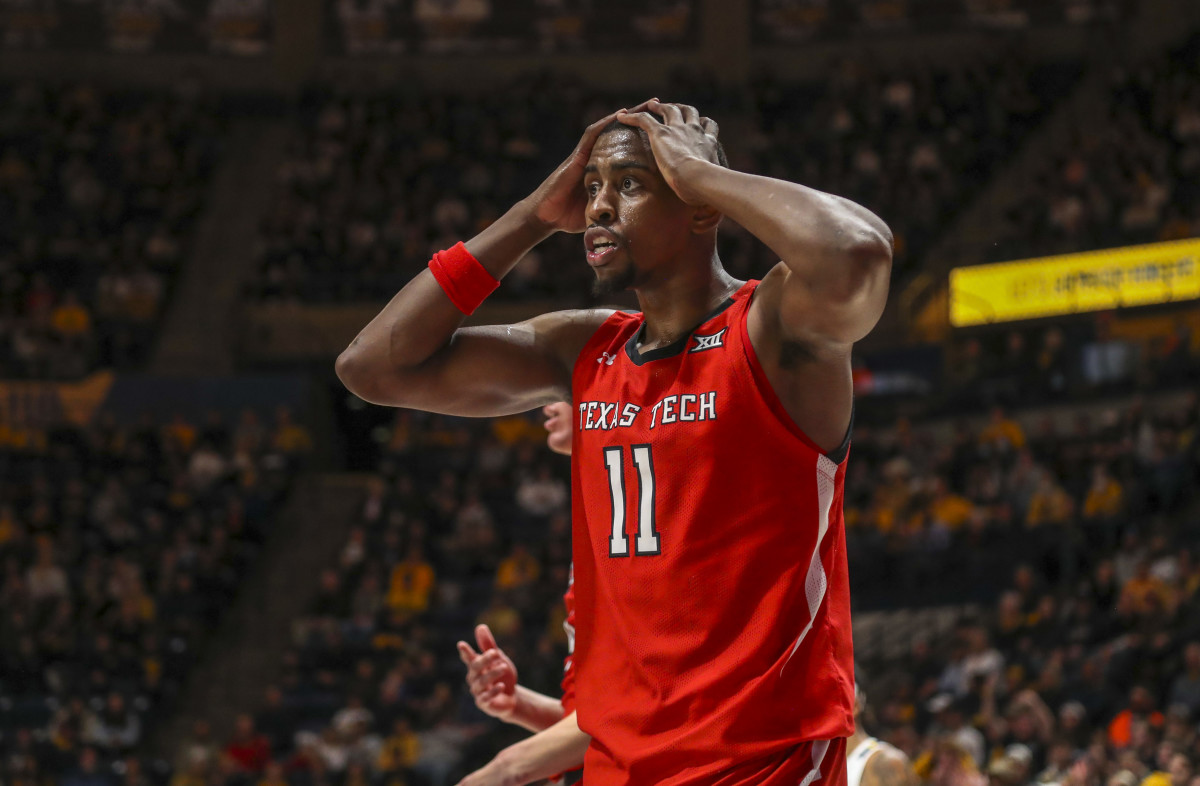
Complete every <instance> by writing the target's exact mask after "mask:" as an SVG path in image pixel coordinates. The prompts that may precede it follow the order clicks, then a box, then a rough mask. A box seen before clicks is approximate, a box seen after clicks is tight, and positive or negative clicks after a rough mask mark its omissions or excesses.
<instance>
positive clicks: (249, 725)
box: [225, 714, 271, 774]
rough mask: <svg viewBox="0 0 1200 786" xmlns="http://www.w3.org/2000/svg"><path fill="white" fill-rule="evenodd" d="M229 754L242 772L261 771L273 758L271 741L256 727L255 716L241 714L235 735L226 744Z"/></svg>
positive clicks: (226, 750)
mask: <svg viewBox="0 0 1200 786" xmlns="http://www.w3.org/2000/svg"><path fill="white" fill-rule="evenodd" d="M225 756H227V757H228V758H229V759H230V760H232V762H233V763H234V764H235V765H236V767H237V769H238V770H240V771H242V772H248V773H252V774H258V773H261V772H262V771H263V770H264V769H265V768H266V766H267V764H268V763H269V762H270V760H271V747H270V742H268V740H267V738H266V737H265V736H263V735H262V734H260V733H258V731H257V730H256V729H255V728H254V718H253V717H251V716H250V715H245V714H242V715H239V716H238V717H237V720H236V722H235V724H234V728H233V736H232V737H231V738H230V740H229V743H228V744H227V745H226V746H225Z"/></svg>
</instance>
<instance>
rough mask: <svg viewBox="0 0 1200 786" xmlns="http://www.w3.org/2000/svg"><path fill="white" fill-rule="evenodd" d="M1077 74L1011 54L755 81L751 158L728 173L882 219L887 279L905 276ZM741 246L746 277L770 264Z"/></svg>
mask: <svg viewBox="0 0 1200 786" xmlns="http://www.w3.org/2000/svg"><path fill="white" fill-rule="evenodd" d="M1077 75H1078V70H1077V69H1076V68H1074V67H1072V66H1069V65H1052V64H1049V65H1040V66H1037V67H1034V66H1032V65H1030V64H1029V63H1027V62H1026V61H1025V60H1024V59H1023V58H1022V57H1020V56H1019V54H1018V53H1015V52H1006V53H1005V54H1004V55H1003V56H1002V57H998V58H995V59H991V58H984V57H982V56H981V57H980V58H978V59H977V60H975V61H973V62H971V63H970V64H967V65H961V66H957V67H951V68H912V69H909V70H907V71H905V70H900V71H897V70H895V69H889V70H882V69H876V68H873V67H871V66H870V64H869V61H864V60H862V59H854V60H845V61H843V62H841V63H840V64H839V65H838V67H837V68H835V69H832V71H831V74H830V76H831V77H832V78H828V79H826V80H824V81H823V82H822V83H821V84H820V85H816V84H787V83H783V82H781V81H779V80H777V79H772V78H762V79H759V80H757V81H756V82H755V83H754V85H753V91H752V95H753V100H752V106H751V107H750V110H751V112H752V114H753V116H754V119H755V129H756V132H757V133H756V135H755V136H754V138H753V141H752V143H751V145H750V148H751V150H752V151H753V153H754V157H753V159H752V162H749V161H748V162H745V164H742V163H738V164H735V166H736V167H737V168H744V169H748V170H750V171H756V172H759V173H761V174H764V175H770V176H772V177H779V178H783V179H787V180H794V181H796V182H799V183H803V184H805V185H809V186H812V187H814V188H819V189H821V190H824V191H829V192H831V193H834V194H838V195H840V196H844V197H847V198H849V199H852V200H854V201H856V202H858V203H859V204H862V205H865V206H867V207H869V208H871V209H872V210H874V211H875V212H876V213H878V214H879V215H880V216H883V217H884V218H885V220H886V221H887V222H888V225H889V226H890V227H891V228H892V231H893V233H894V235H895V238H896V254H895V264H894V273H893V275H894V276H895V277H897V278H900V279H903V278H904V277H906V276H907V275H908V274H910V273H911V272H913V270H914V267H915V266H916V265H917V264H918V263H919V262H920V260H921V255H922V254H923V252H924V251H925V250H927V249H928V247H929V244H930V243H931V242H932V241H933V240H934V239H936V237H937V236H938V234H939V233H940V232H941V231H942V230H943V229H945V227H946V226H947V224H948V223H949V221H950V220H951V219H952V218H953V217H954V216H955V215H956V212H957V209H958V208H959V207H960V206H961V205H963V204H965V203H966V202H967V201H969V200H970V198H971V196H972V195H973V194H975V193H977V192H978V191H979V189H980V188H981V184H983V183H986V182H987V180H988V178H990V177H991V175H992V173H993V172H995V171H996V167H997V165H998V164H1000V163H1002V162H1003V161H1004V160H1005V158H1007V157H1008V156H1009V155H1010V154H1011V153H1013V152H1014V151H1015V150H1016V148H1017V146H1018V145H1019V144H1020V142H1021V141H1022V140H1023V138H1024V137H1025V136H1026V135H1028V134H1029V132H1030V131H1031V130H1032V129H1033V128H1034V127H1035V126H1036V124H1037V122H1038V121H1039V120H1040V119H1041V117H1042V116H1043V114H1044V113H1045V111H1046V110H1047V109H1048V108H1049V107H1050V106H1051V105H1052V103H1053V101H1054V100H1055V99H1056V98H1057V97H1058V96H1060V95H1062V94H1063V93H1064V92H1066V91H1067V90H1068V89H1069V87H1070V85H1071V84H1072V83H1073V82H1074V80H1075V78H1076V77H1077ZM735 152H736V151H735ZM743 248H744V249H745V253H756V254H758V255H759V256H761V260H760V262H759V265H757V266H750V267H749V269H762V268H763V267H764V266H765V265H768V264H771V263H772V262H773V261H774V260H773V259H771V258H770V256H769V252H768V250H767V249H765V248H763V247H762V246H761V244H757V243H753V244H746V245H745V246H743ZM740 250H742V249H741V248H739V251H740ZM725 261H726V263H727V264H728V263H730V262H731V261H732V262H734V263H735V265H734V266H735V267H737V265H736V260H730V259H728V258H727V256H726V258H725Z"/></svg>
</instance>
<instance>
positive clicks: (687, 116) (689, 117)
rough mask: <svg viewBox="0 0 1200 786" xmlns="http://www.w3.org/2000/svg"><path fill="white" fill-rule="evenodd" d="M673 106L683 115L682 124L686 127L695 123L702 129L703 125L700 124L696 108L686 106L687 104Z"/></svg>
mask: <svg viewBox="0 0 1200 786" xmlns="http://www.w3.org/2000/svg"><path fill="white" fill-rule="evenodd" d="M675 106H676V107H677V108H678V109H679V111H680V112H681V113H682V114H683V122H685V123H687V124H688V125H691V124H693V123H695V124H696V125H698V126H700V127H701V128H703V127H704V125H703V124H702V123H701V122H700V112H699V111H697V109H696V107H694V106H688V105H687V104H675Z"/></svg>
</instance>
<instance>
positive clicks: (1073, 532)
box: [246, 397, 1200, 784]
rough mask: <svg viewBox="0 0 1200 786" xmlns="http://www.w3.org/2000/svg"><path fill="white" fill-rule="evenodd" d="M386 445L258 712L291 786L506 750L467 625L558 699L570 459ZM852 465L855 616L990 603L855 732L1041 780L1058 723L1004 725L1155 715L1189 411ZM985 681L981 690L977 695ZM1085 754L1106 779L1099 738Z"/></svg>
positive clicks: (908, 443) (1188, 544) (1166, 684)
mask: <svg viewBox="0 0 1200 786" xmlns="http://www.w3.org/2000/svg"><path fill="white" fill-rule="evenodd" d="M390 435H391V442H390V444H389V448H388V451H387V454H386V456H385V458H384V459H383V461H382V465H383V469H382V471H381V472H380V473H379V474H378V475H377V476H376V478H375V479H374V480H373V481H372V484H371V487H370V490H369V491H368V492H367V494H366V495H365V498H364V500H363V504H362V508H361V517H360V520H359V522H358V523H357V524H356V525H355V526H354V527H353V528H352V529H351V531H350V535H349V538H348V540H347V542H346V545H345V547H344V549H343V551H342V553H341V554H340V555H339V556H338V558H337V560H336V561H335V562H334V563H333V564H331V565H330V568H329V570H328V571H326V572H325V573H324V574H323V575H322V577H321V582H320V584H321V589H320V592H319V595H318V597H317V598H316V599H315V600H314V602H313V605H312V607H311V610H310V613H309V615H308V616H307V617H306V618H304V619H303V620H300V621H298V622H297V626H296V636H297V638H296V647H295V649H294V651H293V652H292V653H291V654H289V656H288V657H287V658H286V660H285V662H284V664H282V671H281V673H280V678H279V682H278V684H277V685H276V686H272V687H271V688H270V689H269V690H268V692H267V695H268V700H267V701H266V708H265V709H264V710H262V711H261V712H260V714H259V716H258V719H257V722H258V728H259V730H260V732H261V733H262V734H263V736H264V738H265V740H266V742H267V744H269V746H270V750H271V757H272V758H273V760H274V761H276V762H278V763H279V765H280V766H281V768H282V773H283V777H284V778H285V779H288V780H287V781H286V782H288V783H307V782H309V781H308V780H306V778H310V777H312V775H313V772H322V773H329V776H330V777H335V778H337V777H343V776H344V777H347V778H348V779H351V780H353V778H352V777H351V773H352V772H355V773H359V772H361V773H362V775H361V777H362V778H364V779H366V780H367V781H368V782H371V779H372V778H378V779H382V782H385V783H391V782H403V783H430V784H441V783H452V782H453V779H452V777H453V776H454V774H455V773H459V772H461V768H463V767H471V766H473V765H477V764H479V763H480V760H481V756H482V757H483V758H486V755H487V752H488V751H490V750H493V749H494V748H495V746H496V745H497V744H499V743H501V742H502V741H503V740H504V739H507V738H508V737H506V736H505V734H504V732H503V731H502V730H497V729H496V728H495V726H496V724H494V723H491V722H489V721H487V720H486V719H485V718H483V717H482V716H481V715H480V714H479V713H477V712H476V711H475V710H474V708H473V706H472V705H471V702H470V697H469V695H467V694H466V691H465V690H464V689H463V686H462V667H461V664H460V663H459V662H458V659H457V655H456V653H455V650H454V641H455V640H456V639H458V638H462V637H468V636H469V635H470V630H471V627H472V625H473V623H474V622H476V621H484V622H487V623H488V624H489V625H490V626H491V627H492V629H493V631H495V633H496V634H497V637H498V639H499V640H500V642H501V644H502V646H504V647H505V648H506V649H507V650H508V651H509V652H510V653H511V654H512V656H513V659H514V661H515V662H516V663H517V665H518V668H519V669H520V672H521V675H522V677H521V679H522V682H523V683H525V684H528V685H530V686H532V687H534V688H536V689H539V690H543V691H546V692H549V693H551V694H553V693H555V690H556V685H557V680H558V677H559V674H560V672H561V656H562V654H563V647H564V645H565V642H564V639H563V636H562V633H561V628H560V624H561V620H562V607H561V601H560V597H559V596H560V594H561V592H562V590H563V588H564V587H565V582H566V565H567V563H568V561H569V547H570V533H569V525H568V522H567V518H566V515H567V510H566V507H565V503H566V480H565V476H566V469H567V468H566V463H565V462H564V461H562V460H561V459H558V458H555V457H553V456H551V455H550V454H549V453H548V452H547V451H546V450H545V449H544V448H543V447H541V446H540V445H539V444H538V443H539V442H540V441H541V437H542V435H541V434H540V433H539V429H538V427H537V426H536V424H533V423H530V422H528V421H524V420H522V419H520V418H510V419H506V420H502V421H497V422H494V423H487V422H482V423H481V422H472V421H467V420H455V419H447V418H441V417H431V416H424V415H418V414H410V413H403V412H402V413H399V414H398V415H397V417H396V421H395V424H394V426H393V428H392V429H390ZM851 466H852V471H851V476H850V478H849V480H848V482H847V487H846V494H847V501H846V515H847V523H848V526H849V528H850V531H849V537H848V548H849V549H850V558H851V566H852V576H853V581H854V589H853V592H854V597H855V598H856V604H857V607H858V608H859V609H868V608H878V607H881V606H884V605H891V606H899V605H903V606H908V607H912V606H919V605H923V604H938V603H945V602H946V601H947V600H950V599H953V601H954V602H955V603H962V602H964V601H967V600H971V601H975V602H977V603H979V604H982V606H984V607H993V606H994V607H995V608H996V612H994V613H992V612H988V613H984V614H982V615H981V616H980V617H979V618H978V619H964V620H963V621H961V623H960V624H959V625H958V626H957V628H956V629H955V630H954V632H953V636H952V639H951V640H950V641H948V642H926V643H925V644H924V645H922V647H921V648H920V649H919V651H918V654H919V656H920V658H921V660H919V661H917V662H913V663H902V664H896V663H889V664H887V665H886V666H884V665H883V664H868V665H871V666H876V667H877V668H878V671H877V672H876V680H874V682H875V683H876V684H877V685H878V686H879V695H878V697H877V698H875V701H874V702H873V703H874V704H875V706H876V707H877V709H878V713H879V724H880V726H879V727H877V728H879V729H880V730H881V731H884V732H886V733H887V734H888V735H889V736H890V737H892V738H894V739H895V740H897V741H898V742H900V743H901V744H903V745H904V746H905V747H906V748H908V749H909V750H910V751H911V752H913V753H914V754H921V753H922V752H926V751H928V750H935V751H937V752H938V755H941V753H940V752H941V750H942V748H941V747H938V746H937V745H935V744H934V743H935V741H936V740H939V739H940V733H941V729H942V726H939V725H938V724H943V725H944V724H949V723H952V722H953V718H954V713H955V712H962V713H964V718H965V719H966V720H967V721H971V719H972V718H975V719H976V720H975V722H976V723H977V724H979V725H980V726H981V728H983V730H984V733H985V734H989V735H991V736H990V737H988V738H987V739H986V740H985V742H983V743H980V745H981V746H982V747H979V748H978V750H975V749H973V748H972V749H971V752H973V753H979V754H980V756H981V757H982V758H981V760H980V761H979V762H978V764H977V766H979V767H981V768H983V769H986V768H987V767H988V766H989V761H990V760H991V758H992V757H997V759H996V760H997V761H999V760H1000V759H1003V758H1004V757H1005V756H1007V757H1008V758H1011V759H1018V760H1020V759H1021V757H1022V756H1024V755H1025V754H1024V752H1022V751H1021V750H1020V749H1014V748H1012V747H1011V746H1012V745H1016V744H1018V743H1019V744H1022V745H1025V746H1026V747H1027V748H1029V749H1030V752H1031V753H1030V756H1031V758H1030V761H1028V762H1024V763H1023V765H1022V766H1025V767H1026V768H1030V767H1032V768H1034V770H1033V771H1034V772H1040V771H1041V770H1042V769H1043V767H1045V766H1047V764H1048V763H1053V762H1050V761H1049V759H1048V757H1049V756H1050V752H1051V751H1053V750H1054V748H1053V745H1052V743H1053V742H1055V741H1056V740H1057V739H1058V738H1059V736H1060V730H1059V729H1058V728H1057V726H1054V727H1044V726H1036V728H1035V729H1034V730H1033V731H1032V732H1031V731H1030V730H1029V729H1027V728H1026V726H1027V720H1026V718H1029V719H1037V720H1038V722H1039V723H1041V722H1042V720H1043V716H1045V715H1046V713H1047V712H1050V713H1051V715H1053V714H1055V713H1060V712H1063V713H1065V714H1067V715H1070V714H1071V713H1074V712H1076V708H1075V706H1074V705H1073V704H1069V703H1070V702H1072V701H1079V702H1081V703H1083V705H1084V706H1085V708H1086V710H1087V712H1086V714H1085V717H1084V718H1083V719H1082V720H1079V721H1075V722H1076V723H1081V724H1083V728H1082V729H1080V728H1078V727H1076V728H1075V729H1074V732H1073V733H1075V734H1076V735H1082V736H1081V739H1090V735H1091V732H1092V731H1093V730H1105V729H1107V728H1108V727H1109V726H1110V724H1111V723H1112V722H1113V721H1114V718H1116V717H1117V716H1118V714H1119V712H1120V711H1121V710H1122V709H1123V708H1124V704H1123V703H1122V700H1121V699H1122V696H1123V691H1124V689H1125V688H1126V687H1128V686H1131V685H1133V684H1134V683H1140V682H1145V683H1146V684H1147V685H1148V686H1149V695H1150V701H1152V702H1153V703H1154V705H1155V706H1157V707H1160V708H1162V709H1165V708H1166V707H1167V705H1168V704H1169V703H1170V702H1169V700H1168V699H1169V696H1171V695H1174V694H1173V693H1172V691H1176V692H1178V691H1183V690H1185V689H1186V685H1183V683H1181V684H1180V685H1181V686H1182V687H1178V688H1177V689H1176V688H1173V687H1172V682H1171V681H1172V675H1173V674H1175V671H1174V664H1175V663H1176V661H1177V660H1178V659H1180V658H1183V657H1184V653H1185V650H1186V649H1187V644H1188V642H1190V641H1192V640H1194V639H1196V638H1197V637H1198V636H1200V630H1196V629H1194V625H1195V623H1194V620H1195V618H1196V617H1195V610H1194V609H1193V606H1194V604H1195V603H1200V596H1197V595H1196V594H1195V593H1196V587H1197V586H1200V584H1198V582H1200V562H1198V561H1197V560H1196V558H1195V552H1194V550H1195V548H1196V547H1197V545H1198V544H1197V542H1196V534H1195V532H1194V530H1193V528H1192V527H1191V525H1190V522H1191V521H1192V520H1193V519H1194V517H1195V514H1196V510H1197V508H1196V505H1197V503H1200V498H1198V497H1197V496H1196V494H1195V488H1196V485H1197V482H1198V480H1200V406H1198V405H1197V401H1196V399H1195V397H1192V398H1191V399H1190V400H1188V401H1186V402H1184V403H1175V404H1163V405H1159V406H1152V405H1147V404H1144V403H1141V402H1135V403H1134V404H1132V405H1129V406H1127V407H1123V408H1121V409H1119V410H1118V409H1113V410H1109V411H1105V412H1104V413H1103V414H1101V415H1100V416H1098V417H1095V418H1089V417H1088V416H1086V415H1083V414H1080V415H1078V416H1076V418H1075V421H1074V422H1072V423H1069V424H1067V425H1062V424H1059V423H1058V422H1057V421H1055V420H1052V419H1050V418H1049V417H1048V418H1047V419H1046V420H1045V421H1044V422H1042V423H1040V424H1038V425H1036V426H1033V427H1030V426H1028V425H1027V426H1022V425H1021V424H1020V423H1019V422H1018V420H1016V419H1014V418H1013V417H1010V416H1008V415H1006V414H1005V413H1004V412H1003V411H1002V410H997V411H995V412H994V413H992V415H991V417H990V419H989V420H988V421H987V422H985V423H982V424H981V425H979V426H977V427H969V426H966V425H959V426H956V427H954V428H952V429H951V428H947V427H946V426H944V425H943V426H938V425H937V424H932V425H930V426H924V427H923V426H910V425H908V424H907V423H904V422H902V423H900V424H899V425H898V426H896V427H895V428H894V429H888V430H887V431H886V432H880V431H875V430H867V429H863V430H860V431H859V432H858V433H857V434H856V438H855V442H854V461H853V463H852V465H851ZM1014 570H1015V572H1014ZM1014 576H1015V578H1013V577H1014ZM1010 581H1014V582H1015V583H1014V584H1013V585H1012V586H1011V587H1010V588H1008V589H1004V588H1005V587H1006V585H1008V583H1009V582H1010ZM1001 590H1003V591H1001ZM989 641H991V642H994V643H995V646H996V647H997V648H998V649H996V650H995V651H993V649H992V646H991V645H989V644H988V642H989ZM1146 648H1151V650H1150V651H1149V652H1148V651H1147V649H1146ZM1193 649H1198V650H1200V648H1197V647H1193ZM1150 654H1152V655H1153V657H1152V658H1151V657H1149V655H1150ZM1189 657H1192V658H1193V660H1196V656H1195V655H1194V654H1193V655H1192V656H1189ZM1101 667H1103V669H1102V671H1103V674H1105V675H1106V677H1107V678H1111V680H1112V682H1111V684H1112V685H1113V686H1115V689H1116V690H1117V691H1118V694H1117V695H1109V696H1106V697H1100V698H1104V699H1105V701H1107V703H1105V701H1101V700H1100V698H1097V697H1095V696H1091V695H1090V694H1089V693H1088V692H1087V688H1086V685H1083V686H1082V687H1080V681H1081V680H1084V681H1086V680H1087V679H1088V678H1089V677H1088V675H1089V674H1093V671H1092V670H1094V669H1097V668H1101ZM1135 667H1136V668H1135ZM1195 668H1196V669H1200V660H1197V663H1196V664H1195ZM992 673H995V674H997V675H998V677H999V678H998V679H997V680H995V681H993V682H986V681H984V680H981V679H980V675H983V676H987V675H990V674H992ZM906 675H915V676H912V677H909V676H906ZM1092 678H1093V679H1094V675H1093V677H1092ZM1105 684H1106V685H1108V684H1110V683H1108V682H1106V683H1105ZM985 685H986V686H987V690H988V691H990V693H989V694H987V695H986V696H984V695H982V692H983V691H984V686H985ZM1027 689H1035V690H1036V691H1037V693H1036V696H1034V695H1030V694H1028V693H1027V692H1026V691H1027ZM1180 695H1182V694H1180ZM947 702H949V703H948V704H947ZM943 704H946V706H947V707H949V708H950V709H946V708H944V707H942V705H943ZM1043 705H1045V706H1043ZM1068 705H1069V706H1068ZM1046 707H1048V708H1049V709H1048V710H1047V709H1045V708H1046ZM1063 707H1067V709H1066V710H1063ZM939 708H941V709H939ZM1195 709H1196V708H1195V707H1192V708H1190V709H1189V711H1188V713H1187V717H1188V718H1189V719H1191V722H1192V723H1194V722H1195V719H1196V716H1195V714H1194V712H1195ZM1175 712H1177V713H1179V712H1182V711H1180V710H1175ZM246 722H247V723H249V721H248V720H247V721H246ZM1031 722H1032V720H1030V721H1029V723H1031ZM1055 723H1057V721H1055ZM1034 732H1036V734H1034ZM1031 735H1034V736H1031ZM963 736H964V737H968V736H969V737H972V738H973V736H974V735H967V734H965V733H964V735H963ZM940 744H941V743H938V745H940ZM1104 750H1105V751H1106V752H1105V753H1104V756H1106V757H1108V758H1106V759H1105V761H1106V762H1107V761H1108V760H1109V758H1111V759H1112V760H1113V761H1116V760H1117V757H1118V754H1119V752H1120V745H1117V744H1116V743H1113V744H1111V745H1109V746H1108V747H1107V748H1105V749H1104ZM1055 755H1059V756H1061V751H1059V752H1058V753H1056V754H1055ZM1093 755H1096V756H1098V755H1100V754H1099V750H1097V751H1096V752H1094V753H1093ZM1127 758H1128V757H1126V759H1127ZM266 762H267V758H266V757H264V758H263V759H262V762H261V763H262V766H266ZM1126 763H1128V762H1126ZM1059 764H1061V762H1059ZM990 766H994V767H1005V766H1010V765H1009V763H1005V764H997V763H994V762H993V763H992V764H991V765H990ZM355 777H358V776H355ZM447 778H450V780H447ZM1004 782H1005V783H1008V782H1012V783H1018V782H1019V783H1024V782H1025V781H1004Z"/></svg>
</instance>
